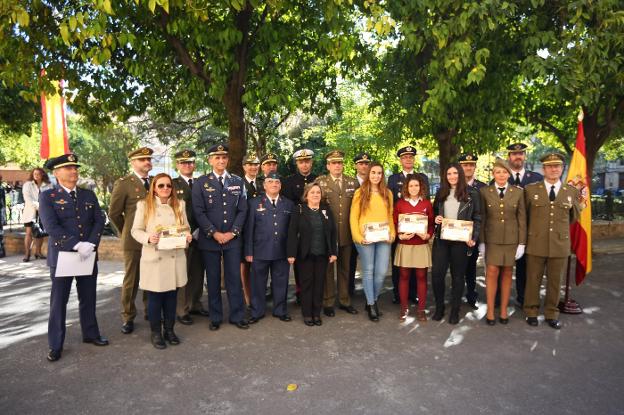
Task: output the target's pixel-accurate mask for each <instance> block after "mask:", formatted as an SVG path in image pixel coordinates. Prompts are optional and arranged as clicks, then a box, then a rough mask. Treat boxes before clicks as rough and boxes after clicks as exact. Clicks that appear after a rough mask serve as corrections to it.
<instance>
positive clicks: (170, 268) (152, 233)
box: [131, 173, 192, 349]
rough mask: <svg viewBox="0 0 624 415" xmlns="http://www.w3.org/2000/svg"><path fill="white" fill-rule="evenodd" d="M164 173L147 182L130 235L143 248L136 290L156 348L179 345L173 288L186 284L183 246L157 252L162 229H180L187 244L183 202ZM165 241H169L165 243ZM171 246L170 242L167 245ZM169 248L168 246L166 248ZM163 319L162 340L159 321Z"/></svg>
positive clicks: (188, 237) (189, 239) (175, 292)
mask: <svg viewBox="0 0 624 415" xmlns="http://www.w3.org/2000/svg"><path fill="white" fill-rule="evenodd" d="M172 187H173V184H172V181H171V177H169V175H168V174H165V173H160V174H158V175H156V177H154V178H153V179H152V181H151V183H150V187H149V192H148V194H147V196H146V197H145V199H144V200H141V201H140V202H139V203H138V204H137V210H136V214H135V216H134V224H133V225H132V230H131V234H132V237H133V238H134V239H136V240H137V241H138V242H139V243H141V244H142V245H143V248H142V251H141V265H140V267H141V268H140V269H141V271H140V279H139V288H141V289H142V290H144V291H146V292H147V315H148V318H149V321H150V327H151V332H152V334H151V341H152V345H153V346H154V347H155V348H157V349H164V348H165V347H167V345H166V343H165V340H167V341H168V342H169V344H171V345H176V344H180V339H178V336H176V334H175V332H174V331H173V326H174V324H175V316H176V297H177V289H178V288H179V287H183V286H185V285H186V281H187V279H186V255H185V253H184V247H179V248H173V249H158V245H159V242H160V240H161V239H162V238H164V237H163V236H162V235H161V233H162V232H161V231H162V230H163V229H176V228H180V229H184V228H186V231H184V238H185V240H186V243H187V244H188V243H189V242H191V239H192V237H191V233H190V228H189V227H188V220H187V219H186V210H185V207H184V201H183V200H178V198H177V197H176V193H175V192H172ZM168 242H169V241H168ZM168 245H171V243H168ZM168 248H169V247H168ZM162 317H164V339H163V333H162V331H161V318H162Z"/></svg>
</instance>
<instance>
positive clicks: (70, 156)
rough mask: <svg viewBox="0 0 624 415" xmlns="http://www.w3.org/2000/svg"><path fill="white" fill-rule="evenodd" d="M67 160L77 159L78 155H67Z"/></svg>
mask: <svg viewBox="0 0 624 415" xmlns="http://www.w3.org/2000/svg"><path fill="white" fill-rule="evenodd" d="M67 161H76V156H74V155H73V154H70V155H69V156H67Z"/></svg>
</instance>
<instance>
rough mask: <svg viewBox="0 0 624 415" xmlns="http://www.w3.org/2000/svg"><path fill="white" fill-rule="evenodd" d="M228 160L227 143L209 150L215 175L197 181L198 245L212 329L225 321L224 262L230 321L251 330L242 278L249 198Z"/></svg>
mask: <svg viewBox="0 0 624 415" xmlns="http://www.w3.org/2000/svg"><path fill="white" fill-rule="evenodd" d="M228 160H229V159H228V147H227V146H226V145H225V144H215V145H213V146H212V147H210V148H209V149H208V162H209V163H210V165H211V166H212V173H210V174H207V175H204V176H201V177H200V178H198V179H197V181H196V183H195V184H194V185H193V190H192V203H193V213H194V217H195V220H196V221H197V224H198V226H199V239H198V245H199V249H200V250H201V253H202V258H203V260H204V267H205V268H206V278H207V281H208V303H209V312H210V320H211V321H210V330H218V329H219V327H221V323H222V322H223V304H222V301H221V260H222V259H223V271H224V276H225V289H226V292H227V296H228V303H229V305H230V316H229V321H230V323H231V324H234V325H236V327H238V328H240V329H247V328H249V324H248V323H247V320H245V308H244V304H243V293H242V287H241V278H240V261H241V255H242V253H241V249H242V241H241V238H240V237H239V236H240V235H241V232H242V230H243V225H244V224H245V216H246V214H247V198H246V196H245V184H244V183H243V179H242V178H240V177H238V176H236V175H234V174H230V173H229V172H228V171H227V170H226V167H227V163H228Z"/></svg>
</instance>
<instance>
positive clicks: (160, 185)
mask: <svg viewBox="0 0 624 415" xmlns="http://www.w3.org/2000/svg"><path fill="white" fill-rule="evenodd" d="M156 187H158V188H159V189H164V188H165V187H166V188H167V189H171V187H172V186H171V183H158V184H157V185H156Z"/></svg>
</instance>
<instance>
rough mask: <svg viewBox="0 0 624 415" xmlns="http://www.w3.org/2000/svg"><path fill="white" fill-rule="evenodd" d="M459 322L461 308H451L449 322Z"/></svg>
mask: <svg viewBox="0 0 624 415" xmlns="http://www.w3.org/2000/svg"><path fill="white" fill-rule="evenodd" d="M457 323H459V308H453V309H451V314H450V315H449V324H457Z"/></svg>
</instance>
